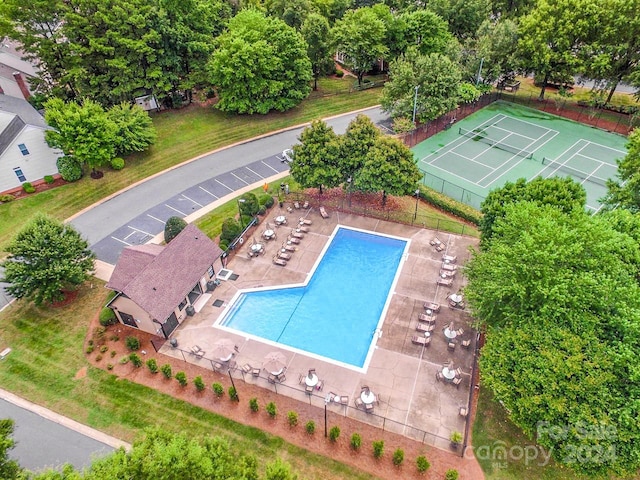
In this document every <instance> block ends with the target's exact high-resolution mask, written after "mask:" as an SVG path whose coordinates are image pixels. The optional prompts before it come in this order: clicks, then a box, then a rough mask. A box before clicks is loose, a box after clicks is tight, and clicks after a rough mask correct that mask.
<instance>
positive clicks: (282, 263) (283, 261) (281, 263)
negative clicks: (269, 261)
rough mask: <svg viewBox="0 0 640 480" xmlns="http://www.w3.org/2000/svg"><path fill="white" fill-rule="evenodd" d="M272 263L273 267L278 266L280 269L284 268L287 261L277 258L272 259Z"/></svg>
mask: <svg viewBox="0 0 640 480" xmlns="http://www.w3.org/2000/svg"><path fill="white" fill-rule="evenodd" d="M273 263H274V264H275V265H279V266H281V267H284V266H286V265H287V261H286V260H283V259H281V258H278V257H273Z"/></svg>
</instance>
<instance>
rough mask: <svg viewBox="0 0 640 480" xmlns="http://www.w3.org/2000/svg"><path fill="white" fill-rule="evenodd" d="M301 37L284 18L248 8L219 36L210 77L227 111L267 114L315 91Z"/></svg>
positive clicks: (295, 103)
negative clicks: (280, 18) (312, 90)
mask: <svg viewBox="0 0 640 480" xmlns="http://www.w3.org/2000/svg"><path fill="white" fill-rule="evenodd" d="M306 50H307V45H306V43H305V41H304V39H303V38H302V36H301V35H300V34H299V33H298V32H296V31H295V29H293V28H291V27H289V26H288V25H287V24H285V23H284V22H283V21H282V20H278V19H275V18H267V17H265V16H264V14H262V13H260V12H257V11H255V10H243V11H242V12H240V13H239V14H238V15H237V16H236V17H234V18H233V19H232V20H231V21H230V22H229V29H228V30H227V32H225V33H223V34H222V35H221V36H220V37H219V38H218V49H217V50H216V52H215V53H214V54H213V56H212V58H211V61H210V62H209V75H210V77H209V80H210V83H211V85H213V86H215V88H216V91H217V93H218V97H219V102H218V103H217V104H216V107H217V108H219V109H220V110H222V111H225V112H236V113H263V114H265V113H268V112H269V111H270V110H278V111H281V112H283V111H285V110H289V109H290V108H293V107H295V106H296V105H297V104H298V103H300V102H301V101H302V100H303V99H304V98H305V97H306V96H307V95H308V94H309V92H310V91H311V87H310V86H309V80H311V77H312V74H311V62H310V61H309V58H308V57H307V51H306Z"/></svg>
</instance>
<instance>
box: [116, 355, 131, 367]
mask: <svg viewBox="0 0 640 480" xmlns="http://www.w3.org/2000/svg"><path fill="white" fill-rule="evenodd" d="M129 360H130V359H129V355H125V356H124V357H122V358H121V359H120V361H119V362H118V363H119V364H120V365H126V364H127V363H129Z"/></svg>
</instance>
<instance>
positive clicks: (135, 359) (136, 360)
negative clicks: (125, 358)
mask: <svg viewBox="0 0 640 480" xmlns="http://www.w3.org/2000/svg"><path fill="white" fill-rule="evenodd" d="M129 360H131V363H132V364H133V366H134V367H136V368H140V367H141V366H142V359H141V358H140V356H139V355H138V354H137V353H130V354H129Z"/></svg>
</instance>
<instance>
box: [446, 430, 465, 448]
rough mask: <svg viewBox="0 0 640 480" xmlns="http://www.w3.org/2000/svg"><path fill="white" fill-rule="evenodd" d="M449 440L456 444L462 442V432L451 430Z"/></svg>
mask: <svg viewBox="0 0 640 480" xmlns="http://www.w3.org/2000/svg"><path fill="white" fill-rule="evenodd" d="M449 440H451V444H452V445H454V444H455V445H456V446H457V445H458V444H459V443H460V442H462V434H461V433H460V432H456V431H455V430H454V431H453V432H451V435H450V436H449Z"/></svg>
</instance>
